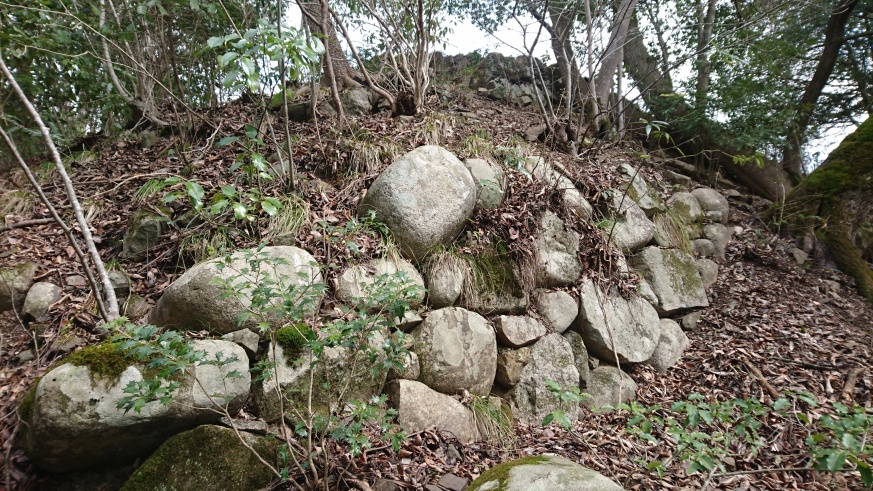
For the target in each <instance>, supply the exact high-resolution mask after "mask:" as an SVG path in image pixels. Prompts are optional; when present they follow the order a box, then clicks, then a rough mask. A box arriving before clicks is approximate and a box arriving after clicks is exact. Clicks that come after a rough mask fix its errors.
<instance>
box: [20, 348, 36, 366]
mask: <svg viewBox="0 0 873 491" xmlns="http://www.w3.org/2000/svg"><path fill="white" fill-rule="evenodd" d="M33 358H34V354H33V350H29V349H26V350H24V351H22V352H21V353H18V363H19V364H21V363H27V362H29V361H30V360H32V359H33Z"/></svg>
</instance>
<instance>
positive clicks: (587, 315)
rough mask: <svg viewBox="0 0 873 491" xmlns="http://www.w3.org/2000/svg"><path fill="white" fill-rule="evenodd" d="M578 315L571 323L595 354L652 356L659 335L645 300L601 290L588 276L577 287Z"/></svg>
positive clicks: (634, 359) (626, 359)
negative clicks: (578, 293)
mask: <svg viewBox="0 0 873 491" xmlns="http://www.w3.org/2000/svg"><path fill="white" fill-rule="evenodd" d="M579 299H580V302H579V317H577V318H576V321H575V322H574V324H573V329H574V330H575V331H577V332H578V333H579V334H580V335H581V336H582V339H583V341H584V342H585V346H586V347H587V348H588V351H589V352H591V353H592V354H593V355H594V356H597V357H598V358H601V359H603V360H606V361H612V362H614V360H615V358H616V356H617V357H618V359H619V361H621V362H622V363H641V362H644V361H646V360H648V359H649V357H651V356H652V352H653V351H654V350H655V346H657V345H658V337H660V335H661V328H660V323H659V322H658V313H657V312H656V311H655V309H654V307H652V306H651V305H650V304H649V303H648V302H647V301H645V300H644V299H642V298H641V297H637V296H633V297H631V298H629V299H627V300H626V299H624V298H622V296H621V295H619V294H618V293H617V292H609V293H607V292H604V291H602V290H601V289H600V288H599V287H598V286H597V285H595V284H594V282H593V281H591V280H590V279H587V278H586V279H585V280H584V281H583V282H582V287H581V288H580V298H579Z"/></svg>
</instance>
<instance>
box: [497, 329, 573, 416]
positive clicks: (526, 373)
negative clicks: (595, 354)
mask: <svg viewBox="0 0 873 491" xmlns="http://www.w3.org/2000/svg"><path fill="white" fill-rule="evenodd" d="M546 380H553V381H555V382H557V383H558V385H560V386H562V387H578V386H579V372H578V371H576V358H575V356H574V354H573V349H572V348H571V347H570V342H569V341H567V339H565V338H564V336H561V335H560V334H555V333H552V334H549V335H548V336H545V337H543V338H541V339H540V340H539V341H537V342H536V344H534V345H533V346H532V347H531V354H530V361H529V362H528V363H527V365H525V367H524V368H523V369H522V370H521V376H520V377H519V380H518V383H517V384H515V387H513V388H512V390H511V391H510V392H509V394H508V396H509V407H510V408H512V415H513V416H514V417H515V418H516V420H517V421H519V422H521V423H522V424H532V425H533V424H540V423H542V421H543V418H545V417H546V415H548V414H549V413H551V412H552V411H555V410H561V411H564V413H566V414H567V416H568V417H569V418H570V420H571V421H572V420H575V419H576V416H577V414H578V406H577V405H575V404H573V403H562V402H561V401H560V400H559V399H558V398H557V397H555V395H554V394H552V393H551V392H550V391H549V389H548V387H547V386H546V383H545V382H546Z"/></svg>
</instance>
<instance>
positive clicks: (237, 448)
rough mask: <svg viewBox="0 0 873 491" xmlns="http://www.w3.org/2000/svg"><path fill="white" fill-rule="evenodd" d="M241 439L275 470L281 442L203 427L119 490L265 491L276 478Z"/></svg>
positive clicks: (165, 448)
mask: <svg viewBox="0 0 873 491" xmlns="http://www.w3.org/2000/svg"><path fill="white" fill-rule="evenodd" d="M240 438H242V439H244V440H245V443H246V444H248V445H249V446H251V447H252V449H253V450H254V451H255V452H257V453H258V455H260V456H261V458H263V459H264V460H265V461H267V462H269V463H270V464H271V465H273V466H274V467H276V463H277V452H278V450H279V447H280V446H281V443H280V442H279V441H278V440H276V439H274V438H272V437H256V436H254V435H252V434H250V433H245V432H241V433H240V437H237V435H236V433H234V431H233V430H232V429H230V428H223V427H221V426H213V425H203V426H198V427H197V428H194V429H193V430H190V431H186V432H184V433H180V434H178V435H176V436H174V437H172V438H170V439H169V440H167V441H166V442H164V444H163V445H161V447H160V448H158V449H157V451H155V453H153V454H152V456H151V457H149V458H148V460H146V461H145V462H144V463H143V464H142V466H140V468H139V469H137V470H136V471H135V472H134V473H133V475H131V476H130V479H128V481H127V482H126V483H125V484H124V487H122V488H121V489H122V491H171V490H172V491H189V490H190V491H200V490H206V489H222V490H225V491H236V490H239V491H250V490H252V489H263V488H265V487H268V485H269V484H270V481H272V480H273V478H274V477H275V476H274V474H273V472H272V471H271V470H270V468H269V467H267V466H266V465H264V463H263V462H261V461H260V460H258V458H257V456H256V455H255V453H254V452H252V450H249V449H248V448H246V447H245V446H244V445H243V443H242V441H241V440H240Z"/></svg>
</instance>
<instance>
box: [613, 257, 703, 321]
mask: <svg viewBox="0 0 873 491" xmlns="http://www.w3.org/2000/svg"><path fill="white" fill-rule="evenodd" d="M630 264H631V266H632V267H633V268H634V269H635V270H636V271H637V272H639V273H640V274H641V275H642V276H643V278H645V279H646V281H647V282H648V283H649V286H651V287H652V290H653V291H654V292H655V295H657V296H658V307H657V308H658V312H659V313H660V314H662V315H672V314H675V313H680V312H682V311H685V310H688V309H692V308H697V307H708V306H709V301H708V300H707V298H706V291H705V290H704V288H703V281H702V280H701V278H700V272H699V271H698V269H697V265H696V264H695V262H694V258H692V257H691V256H689V255H688V254H685V253H684V252H682V251H680V250H678V249H661V248H659V247H654V246H653V247H647V248H645V249H643V250H642V251H640V252H638V253H636V254H634V255H633V256H632V257H631V258H630Z"/></svg>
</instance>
